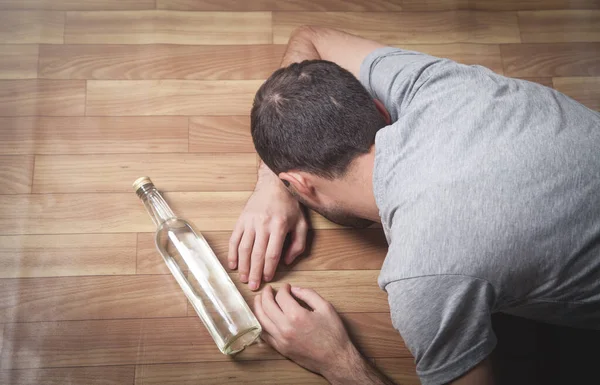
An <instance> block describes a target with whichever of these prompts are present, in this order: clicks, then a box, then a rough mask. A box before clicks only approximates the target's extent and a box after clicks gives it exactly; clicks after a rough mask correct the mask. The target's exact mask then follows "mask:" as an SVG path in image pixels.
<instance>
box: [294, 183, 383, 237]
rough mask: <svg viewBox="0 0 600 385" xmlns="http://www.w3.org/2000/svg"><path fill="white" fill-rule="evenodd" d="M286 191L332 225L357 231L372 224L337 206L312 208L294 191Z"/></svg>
mask: <svg viewBox="0 0 600 385" xmlns="http://www.w3.org/2000/svg"><path fill="white" fill-rule="evenodd" d="M288 190H289V191H290V193H291V194H292V195H293V196H294V198H296V199H297V200H298V201H299V202H300V203H302V204H303V205H304V206H306V207H308V208H309V209H311V210H314V211H316V212H317V213H319V214H321V215H322V216H324V217H325V218H327V219H329V220H330V221H331V222H333V223H337V224H338V225H341V226H349V227H355V228H359V229H363V228H365V227H368V226H370V225H372V224H373V222H372V221H370V220H368V219H364V218H359V217H357V216H355V215H353V214H352V213H350V212H349V211H347V210H345V209H344V208H342V207H341V206H338V205H333V206H328V207H323V206H319V207H316V206H313V205H311V204H309V203H308V202H307V201H306V199H304V198H303V197H302V196H301V195H300V194H299V193H298V192H297V191H296V190H295V189H293V188H290V189H288Z"/></svg>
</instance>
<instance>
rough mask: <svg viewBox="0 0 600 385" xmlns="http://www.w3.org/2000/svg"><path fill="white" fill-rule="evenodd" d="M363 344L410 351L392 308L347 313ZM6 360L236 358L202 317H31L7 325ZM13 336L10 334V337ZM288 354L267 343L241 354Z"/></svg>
mask: <svg viewBox="0 0 600 385" xmlns="http://www.w3.org/2000/svg"><path fill="white" fill-rule="evenodd" d="M341 316H342V318H343V320H344V321H345V324H346V325H347V326H348V327H349V329H350V330H349V332H350V334H351V336H352V338H353V339H354V341H355V342H356V343H357V344H358V346H359V348H360V349H361V350H362V351H363V352H365V353H366V354H368V355H369V356H371V357H408V356H409V353H408V351H407V349H406V347H405V345H404V343H403V342H402V339H401V338H400V335H399V334H398V333H397V332H396V331H395V330H394V329H393V328H392V326H391V321H390V316H389V313H350V314H341ZM5 333H6V336H10V340H8V339H7V341H6V342H5V343H6V345H5V346H4V348H3V350H2V356H1V357H0V365H1V367H2V368H3V369H8V368H15V369H17V368H36V367H46V368H50V367H60V366H96V365H130V364H159V363H188V362H204V361H206V362H208V361H210V362H213V361H220V362H231V361H230V360H231V358H229V357H228V356H225V355H223V354H221V353H220V352H219V350H218V349H217V348H216V346H215V344H214V342H213V340H212V339H211V338H210V336H209V334H208V332H207V331H206V328H205V327H204V325H202V322H201V321H200V319H199V318H198V317H182V318H152V319H122V320H85V321H60V322H27V323H14V324H7V325H6V326H5ZM7 338H8V337H7ZM273 359H283V357H282V356H280V355H279V354H278V353H276V352H275V351H274V350H273V349H271V348H270V347H268V346H267V344H265V343H260V344H256V345H253V346H251V347H249V348H248V349H246V350H245V351H244V352H242V353H241V354H239V355H237V356H236V358H235V360H236V361H242V360H273Z"/></svg>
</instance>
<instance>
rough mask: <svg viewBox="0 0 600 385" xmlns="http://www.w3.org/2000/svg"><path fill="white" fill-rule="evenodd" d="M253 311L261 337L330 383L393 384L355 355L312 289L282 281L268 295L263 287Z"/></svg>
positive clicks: (331, 313)
mask: <svg viewBox="0 0 600 385" xmlns="http://www.w3.org/2000/svg"><path fill="white" fill-rule="evenodd" d="M294 297H295V298H294ZM296 298H298V299H300V300H302V301H304V303H306V304H307V305H308V306H309V307H310V308H312V311H311V310H308V309H306V308H304V307H303V306H301V305H300V304H299V303H298V301H297V300H296ZM254 311H255V313H256V316H257V317H258V320H259V321H260V323H261V325H262V327H263V333H262V337H261V338H262V339H263V340H265V341H266V342H267V343H268V344H269V345H271V346H272V347H273V348H275V349H276V350H277V351H278V352H279V353H281V354H282V355H284V356H285V357H287V358H289V359H291V360H293V361H295V362H296V363H297V364H299V365H301V366H303V367H305V368H306V369H308V370H310V371H312V372H315V373H319V374H321V375H322V376H324V377H325V378H326V379H327V380H329V382H331V383H332V384H344V385H352V384H362V385H371V384H373V385H389V384H393V383H392V382H391V381H390V380H389V379H387V378H386V377H385V376H383V375H382V374H381V373H379V372H378V371H377V370H376V369H375V368H374V367H372V366H371V365H369V363H368V362H367V361H366V360H365V359H364V358H363V357H362V356H361V355H360V353H359V352H358V350H357V349H356V348H355V346H354V345H353V344H352V341H351V340H350V337H349V336H348V333H347V332H346V329H345V328H344V324H343V323H342V320H341V319H340V317H339V316H338V314H337V313H336V311H335V309H334V308H333V306H332V305H331V304H330V303H329V302H327V301H325V300H324V299H323V298H322V297H321V296H320V295H318V294H317V293H316V292H315V291H314V290H311V289H303V288H299V287H290V285H288V284H285V285H284V286H283V287H282V288H281V289H280V290H279V291H278V292H277V295H275V296H274V295H273V289H272V288H271V287H270V286H267V287H266V288H265V289H264V290H263V292H262V293H261V294H259V295H257V296H256V297H254Z"/></svg>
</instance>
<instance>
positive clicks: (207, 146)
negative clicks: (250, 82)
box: [189, 115, 255, 152]
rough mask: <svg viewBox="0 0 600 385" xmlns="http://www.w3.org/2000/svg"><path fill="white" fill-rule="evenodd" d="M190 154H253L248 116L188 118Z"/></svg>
mask: <svg viewBox="0 0 600 385" xmlns="http://www.w3.org/2000/svg"><path fill="white" fill-rule="evenodd" d="M189 150H190V152H229V151H235V152H254V151H255V150H254V144H253V143H252V136H251V135H250V116H248V115H242V116H194V117H191V118H190V149H189Z"/></svg>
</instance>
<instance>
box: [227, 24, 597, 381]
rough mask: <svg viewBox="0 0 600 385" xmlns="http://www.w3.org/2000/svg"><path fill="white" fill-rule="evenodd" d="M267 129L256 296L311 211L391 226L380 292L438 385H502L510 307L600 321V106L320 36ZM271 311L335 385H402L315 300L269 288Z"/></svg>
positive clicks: (294, 58) (269, 337) (242, 245)
mask: <svg viewBox="0 0 600 385" xmlns="http://www.w3.org/2000/svg"><path fill="white" fill-rule="evenodd" d="M305 60H310V61H305ZM357 79H358V80H357ZM251 130H252V137H253V140H254V144H255V147H256V149H257V151H258V153H259V155H260V156H261V158H262V160H263V162H264V163H263V164H262V166H261V167H260V170H259V178H258V182H257V185H256V190H255V192H254V194H253V195H252V196H251V197H250V199H249V201H248V203H247V205H246V207H245V209H244V211H243V213H242V214H241V216H240V219H239V221H238V223H237V225H236V228H235V230H234V232H233V234H232V237H231V242H230V250H229V263H230V267H231V268H236V267H237V268H238V269H239V272H240V279H241V280H242V281H243V282H249V286H250V288H251V289H252V290H256V289H257V288H258V287H259V285H260V282H261V280H263V279H264V281H266V282H268V281H270V280H271V279H272V278H273V274H274V272H275V268H276V266H277V263H278V262H279V258H280V253H281V250H282V246H283V243H284V239H285V237H286V234H288V233H289V234H290V236H291V243H290V246H289V248H288V249H287V251H286V252H285V254H284V255H283V261H284V262H285V263H291V262H292V261H293V260H294V258H296V257H297V256H298V255H299V254H300V253H301V252H302V251H303V250H304V243H305V238H306V231H307V223H306V220H305V218H304V216H303V214H302V211H301V206H300V204H303V205H305V206H307V207H309V208H312V209H314V210H316V211H318V212H319V213H321V214H323V215H324V216H325V217H327V218H329V219H331V220H332V221H334V222H337V223H341V224H347V225H355V226H365V225H368V224H370V223H371V222H381V223H382V225H383V229H384V231H385V233H386V236H387V239H388V243H389V250H388V255H387V257H386V259H385V261H384V263H383V266H382V268H381V274H380V276H379V285H380V287H381V288H382V289H383V290H385V291H386V292H387V293H388V298H389V304H390V309H391V316H392V321H393V325H394V327H395V328H396V329H397V330H398V331H399V332H400V334H401V336H402V337H403V339H404V340H405V342H406V344H407V346H408V348H409V349H410V351H411V352H412V354H413V355H414V357H415V360H416V364H417V373H418V375H419V376H420V379H421V381H422V382H423V383H424V384H441V383H450V382H451V383H456V384H467V383H470V384H487V383H491V381H492V379H491V374H490V372H491V370H490V363H489V358H488V357H489V355H490V353H491V352H492V350H493V349H494V347H495V344H496V339H495V335H494V332H493V330H492V328H491V324H490V315H491V314H492V313H494V312H505V313H509V314H513V315H519V316H523V317H527V318H530V319H534V320H541V321H545V322H549V323H555V324H560V325H570V326H575V327H586V328H594V329H599V328H600V114H598V113H597V112H594V111H592V110H590V109H588V108H586V107H584V106H583V105H581V104H579V103H577V102H575V101H574V100H572V99H570V98H569V97H567V96H565V95H563V94H561V93H559V92H556V91H554V90H552V89H549V88H546V87H542V86H540V85H537V84H534V83H530V82H526V81H522V80H515V79H510V78H505V77H503V76H500V75H497V74H495V73H493V72H491V71H489V70H488V69H486V68H483V67H480V66H466V65H461V64H457V63H455V62H453V61H450V60H446V59H440V58H435V57H431V56H428V55H425V54H421V53H417V52H411V51H405V50H401V49H394V48H389V47H384V46H382V45H380V44H378V43H376V42H373V41H369V40H365V39H362V38H360V37H356V36H352V35H349V34H346V33H343V32H339V31H335V30H331V29H326V28H318V27H302V28H300V29H298V30H296V31H295V32H294V33H293V35H292V36H291V39H290V41H289V44H288V49H287V51H286V53H285V56H284V59H283V62H282V69H280V70H278V71H276V72H275V73H274V74H273V75H272V76H271V77H270V78H269V79H268V80H267V81H266V82H265V83H264V84H263V86H262V87H261V88H260V89H259V91H258V92H257V94H256V98H255V100H254V106H253V108H252V113H251ZM282 181H283V183H282ZM299 202H300V203H299ZM297 299H300V300H302V301H304V302H305V303H306V304H308V305H309V307H311V308H312V309H313V311H309V310H307V309H306V308H304V307H302V306H300V305H299V304H298V301H297ZM255 310H256V314H257V316H258V318H259V320H260V322H261V323H262V325H263V326H264V331H265V332H264V335H263V338H264V339H265V340H266V341H267V342H268V343H269V344H271V345H272V346H273V347H274V348H275V349H277V350H278V351H280V352H281V353H282V354H283V355H285V356H287V357H289V358H290V359H292V360H294V361H296V362H297V363H298V364H300V365H302V366H304V367H306V368H307V369H309V370H312V371H314V372H317V373H320V374H322V375H323V376H324V377H325V378H327V379H328V380H329V381H330V382H331V383H333V384H388V383H391V382H390V380H389V379H386V378H385V377H384V376H383V375H382V374H380V373H379V372H377V370H376V369H375V368H373V367H372V366H371V365H369V364H368V362H367V361H365V360H364V359H363V358H362V357H361V356H360V354H359V353H358V352H357V350H356V348H355V347H354V346H353V345H352V343H351V342H350V340H349V338H348V335H347V334H346V332H345V330H344V328H343V325H342V323H341V322H340V320H339V317H338V316H337V314H336V313H335V311H334V310H333V308H332V307H331V305H329V304H328V303H327V302H326V301H325V300H323V299H322V298H321V297H320V296H319V295H318V294H316V293H315V292H314V291H312V290H310V289H305V288H290V287H289V286H288V285H286V286H284V287H283V288H282V289H280V290H279V291H278V292H277V295H276V296H274V294H273V292H272V289H271V288H269V287H267V288H266V289H265V290H264V291H263V293H262V294H261V295H259V296H257V297H256V301H255Z"/></svg>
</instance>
